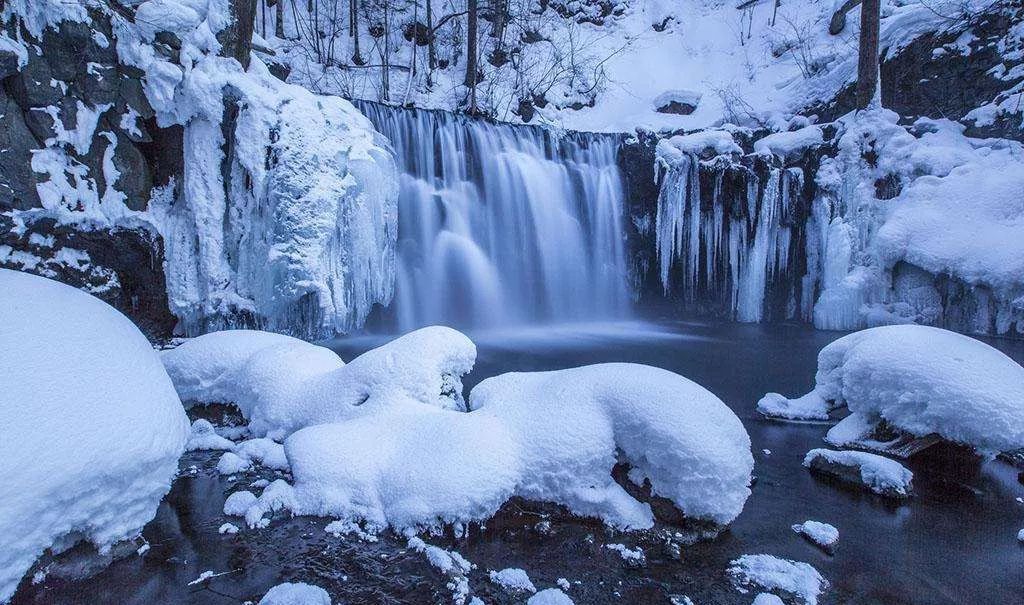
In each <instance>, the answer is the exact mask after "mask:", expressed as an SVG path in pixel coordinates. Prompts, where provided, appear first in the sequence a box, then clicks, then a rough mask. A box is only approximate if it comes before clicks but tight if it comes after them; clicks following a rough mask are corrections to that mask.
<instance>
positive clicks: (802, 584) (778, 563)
mask: <svg viewBox="0 0 1024 605" xmlns="http://www.w3.org/2000/svg"><path fill="white" fill-rule="evenodd" d="M728 573H729V576H730V578H731V579H732V581H733V583H734V584H736V585H737V586H738V587H740V588H744V589H748V590H749V589H756V590H764V591H771V592H778V593H782V594H784V595H786V596H789V597H791V598H795V599H797V601H798V602H799V603H803V604H805V605H817V603H818V597H819V596H820V595H821V593H823V592H824V591H825V590H827V589H828V587H829V583H828V580H826V579H825V578H824V577H822V575H821V574H820V573H818V570H816V569H814V567H812V566H811V565H809V564H807V563H803V562H800V561H790V560H788V559H780V558H778V557H774V556H772V555H743V556H742V557H740V558H738V559H736V560H734V561H732V562H731V563H730V564H729V569H728Z"/></svg>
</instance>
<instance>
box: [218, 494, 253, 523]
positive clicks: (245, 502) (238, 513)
mask: <svg viewBox="0 0 1024 605" xmlns="http://www.w3.org/2000/svg"><path fill="white" fill-rule="evenodd" d="M253 504H256V494H254V493H252V492H250V491H247V490H246V491H240V492H234V493H232V494H231V495H230V496H228V497H227V498H226V499H225V500H224V514H225V515H228V516H229V517H244V516H245V512H246V511H247V510H249V507H251V506H252V505H253Z"/></svg>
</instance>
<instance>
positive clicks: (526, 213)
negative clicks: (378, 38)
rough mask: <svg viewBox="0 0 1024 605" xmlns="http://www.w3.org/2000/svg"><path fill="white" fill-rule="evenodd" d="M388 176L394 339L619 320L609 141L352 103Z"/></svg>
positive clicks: (614, 179)
mask: <svg viewBox="0 0 1024 605" xmlns="http://www.w3.org/2000/svg"><path fill="white" fill-rule="evenodd" d="M357 106H358V107H359V109H360V110H362V112H363V113H364V114H365V115H366V116H367V117H368V118H369V119H370V121H371V122H373V124H374V126H375V127H376V128H377V130H378V131H380V132H381V133H382V134H384V135H385V136H386V137H387V138H388V139H390V141H391V144H392V146H393V148H394V151H395V155H396V158H397V161H398V164H399V170H400V171H402V172H403V173H404V174H403V175H402V177H401V186H400V193H399V213H398V215H399V227H398V234H399V252H398V254H399V260H398V271H397V283H396V290H395V302H394V303H393V313H394V316H395V319H396V321H397V324H398V325H397V327H398V328H399V329H400V330H402V331H406V330H410V329H413V328H416V327H420V326H424V325H429V324H446V325H451V326H457V327H464V328H480V327H494V326H503V325H511V324H521V323H538V322H552V321H578V320H595V319H613V318H620V317H623V316H625V315H627V314H628V313H629V309H630V294H629V292H628V290H627V286H626V284H627V279H626V273H627V272H626V250H625V240H624V237H625V236H624V233H625V232H624V229H623V225H622V221H623V191H622V183H621V176H620V174H619V169H618V167H617V164H616V152H617V150H618V146H619V143H620V140H619V137H618V136H615V135H597V134H582V133H573V134H567V135H564V136H557V135H555V134H553V133H552V132H550V131H548V130H545V129H542V128H537V127H529V126H514V125H507V124H505V125H501V124H494V123H490V122H486V121H484V120H479V119H473V118H469V117H465V116H459V115H454V114H451V113H446V112H436V111H425V110H410V109H397V108H392V107H388V106H386V105H382V104H378V103H370V102H357Z"/></svg>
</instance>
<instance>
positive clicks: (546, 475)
mask: <svg viewBox="0 0 1024 605" xmlns="http://www.w3.org/2000/svg"><path fill="white" fill-rule="evenodd" d="M470 407H471V408H472V409H473V410H475V411H476V412H482V413H487V414H490V415H493V416H495V417H497V418H500V419H501V420H502V423H503V425H504V426H506V427H508V428H509V430H511V431H512V432H513V433H514V434H516V435H517V438H518V439H519V442H520V444H521V448H520V449H521V451H520V460H521V464H522V465H523V467H522V468H523V470H522V480H521V483H520V485H519V487H518V489H517V493H518V494H519V495H521V496H523V497H525V498H536V499H540V500H548V501H555V502H559V503H561V504H564V505H566V506H567V507H569V508H570V509H571V510H574V511H576V512H578V513H580V514H594V513H596V512H597V511H601V510H604V511H606V512H603V513H600V514H597V515H596V516H602V517H604V518H606V520H607V519H608V512H607V511H609V509H614V510H616V515H615V516H617V517H619V520H618V523H624V524H626V525H628V526H632V527H644V526H649V525H650V524H651V523H652V521H653V519H652V517H651V511H650V508H649V507H648V506H647V505H646V504H644V505H641V504H640V503H638V502H637V501H636V500H634V499H633V498H632V497H630V496H628V495H627V494H626V493H625V491H624V490H623V489H622V488H621V487H620V486H619V485H618V484H617V483H615V482H614V481H612V479H611V477H610V475H611V469H612V466H614V464H615V462H616V461H617V458H616V455H621V456H622V457H623V460H624V461H625V462H627V463H628V464H629V465H630V467H631V469H632V470H631V471H630V480H631V481H632V482H634V483H637V484H643V483H644V482H645V481H649V482H650V485H651V488H652V493H653V495H655V496H661V497H664V498H667V499H669V500H671V501H672V502H673V504H674V505H675V506H676V507H678V508H679V510H681V511H682V512H683V513H684V514H685V515H686V516H688V517H692V518H700V519H707V520H710V521H713V522H715V523H718V524H726V523H729V522H730V521H732V520H733V519H734V518H736V516H737V515H739V513H740V511H741V510H742V509H743V503H744V502H745V501H746V499H747V497H748V496H749V495H750V490H749V489H748V487H747V485H748V483H749V482H750V473H751V470H752V469H753V457H752V456H751V453H750V437H749V436H748V435H747V431H746V429H744V428H743V424H742V423H741V422H740V420H739V418H737V417H736V415H735V414H734V413H733V412H732V411H731V410H730V409H729V408H728V407H727V406H726V405H725V404H724V403H722V401H721V400H720V399H718V397H716V396H715V395H714V394H712V393H711V392H710V391H708V390H707V389H705V388H703V387H702V386H700V385H699V384H697V383H695V382H692V381H690V380H687V379H686V378H684V377H682V376H680V375H678V374H675V373H672V372H669V371H667V370H662V369H659V368H653V367H650V366H645V365H639V364H629V363H608V364H598V365H592V366H584V367H580V368H573V369H568V370H559V371H554V372H529V373H509V374H504V375H502V376H496V377H494V378H489V379H487V380H484V381H483V382H481V383H480V384H479V385H477V386H476V387H475V388H474V389H473V391H472V393H470ZM591 510H593V511H594V513H590V512H588V511H591Z"/></svg>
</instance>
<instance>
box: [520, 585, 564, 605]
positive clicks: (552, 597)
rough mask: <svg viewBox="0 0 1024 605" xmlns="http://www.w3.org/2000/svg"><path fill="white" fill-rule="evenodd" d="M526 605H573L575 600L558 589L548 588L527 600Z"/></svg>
mask: <svg viewBox="0 0 1024 605" xmlns="http://www.w3.org/2000/svg"><path fill="white" fill-rule="evenodd" d="M526 605H573V600H572V599H570V598H569V595H567V594H565V593H564V592H562V591H561V590H559V589H557V588H546V589H544V590H542V591H540V592H538V593H537V594H535V595H533V596H532V597H530V598H529V599H527V600H526Z"/></svg>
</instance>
